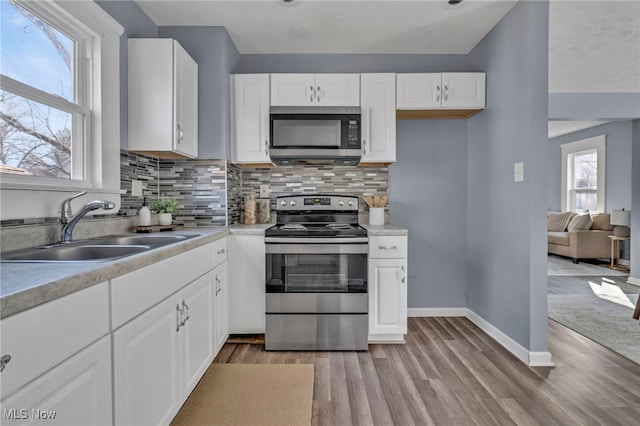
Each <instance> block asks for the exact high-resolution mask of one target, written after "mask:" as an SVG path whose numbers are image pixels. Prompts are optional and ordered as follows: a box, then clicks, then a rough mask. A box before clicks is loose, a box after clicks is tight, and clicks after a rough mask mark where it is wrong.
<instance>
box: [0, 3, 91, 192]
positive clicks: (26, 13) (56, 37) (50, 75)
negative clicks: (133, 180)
mask: <svg viewBox="0 0 640 426" xmlns="http://www.w3.org/2000/svg"><path fill="white" fill-rule="evenodd" d="M37 4H38V3H37V2H27V3H18V2H17V1H13V0H0V8H1V10H0V12H1V15H2V61H1V63H2V66H1V69H0V74H1V75H2V77H1V78H2V80H1V82H2V89H1V90H0V111H1V112H0V125H1V126H2V127H1V131H0V163H1V164H0V166H1V168H0V172H1V173H3V174H18V175H21V176H35V177H40V178H55V179H67V180H68V179H74V180H80V181H84V180H87V178H89V177H90V175H88V174H87V173H85V172H86V171H85V166H84V165H85V164H86V153H88V150H87V148H89V146H88V145H87V143H86V142H87V137H86V132H85V129H88V128H89V127H90V124H91V123H90V121H89V120H90V117H91V114H90V109H89V99H90V96H89V95H90V93H91V86H90V79H89V78H86V77H87V76H88V74H89V73H88V72H87V67H88V66H90V64H91V53H92V49H91V42H92V37H91V35H90V34H87V33H85V32H83V31H81V30H80V29H78V28H73V27H71V26H70V25H69V24H68V23H66V22H65V21H66V20H65V19H64V18H63V17H62V16H61V15H60V14H56V13H53V12H52V11H47V10H42V9H41V8H38V7H37V6H36V5H37Z"/></svg>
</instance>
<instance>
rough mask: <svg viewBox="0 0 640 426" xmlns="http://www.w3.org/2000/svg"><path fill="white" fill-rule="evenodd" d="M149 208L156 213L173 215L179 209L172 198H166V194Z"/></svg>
mask: <svg viewBox="0 0 640 426" xmlns="http://www.w3.org/2000/svg"><path fill="white" fill-rule="evenodd" d="M149 208H150V209H151V210H153V211H154V212H156V213H171V212H172V211H174V210H175V209H177V208H178V202H177V201H176V200H172V199H171V198H166V197H165V196H164V194H162V195H160V198H158V199H157V200H155V201H153V202H152V203H151V205H150V206H149Z"/></svg>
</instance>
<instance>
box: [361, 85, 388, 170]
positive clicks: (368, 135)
mask: <svg viewBox="0 0 640 426" xmlns="http://www.w3.org/2000/svg"><path fill="white" fill-rule="evenodd" d="M360 104H361V108H362V120H361V124H362V160H361V161H360V163H361V164H362V163H393V162H395V161H396V75H395V74H393V73H386V74H362V75H361V76H360Z"/></svg>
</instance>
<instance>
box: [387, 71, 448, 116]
mask: <svg viewBox="0 0 640 426" xmlns="http://www.w3.org/2000/svg"><path fill="white" fill-rule="evenodd" d="M441 77H442V74H441V73H409V74H397V76H396V78H397V83H398V84H397V99H396V104H397V108H398V109H440V107H441V98H442V86H441Z"/></svg>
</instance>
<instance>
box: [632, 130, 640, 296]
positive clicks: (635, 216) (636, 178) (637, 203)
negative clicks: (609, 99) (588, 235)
mask: <svg viewBox="0 0 640 426" xmlns="http://www.w3.org/2000/svg"><path fill="white" fill-rule="evenodd" d="M632 139H633V142H632V148H631V149H632V153H631V158H632V160H631V161H632V163H633V164H632V165H631V169H632V182H631V188H632V195H631V198H632V199H631V262H630V263H631V277H633V278H634V279H635V283H636V284H640V119H637V120H633V125H632Z"/></svg>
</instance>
